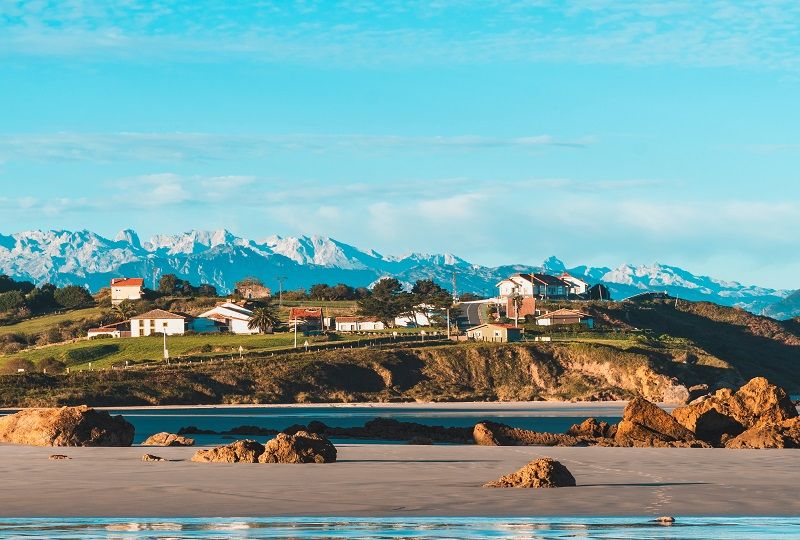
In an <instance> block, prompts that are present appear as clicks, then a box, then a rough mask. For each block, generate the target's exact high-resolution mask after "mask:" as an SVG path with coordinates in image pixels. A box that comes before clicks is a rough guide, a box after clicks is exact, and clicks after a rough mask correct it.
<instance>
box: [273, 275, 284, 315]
mask: <svg viewBox="0 0 800 540" xmlns="http://www.w3.org/2000/svg"><path fill="white" fill-rule="evenodd" d="M275 279H277V280H278V307H283V284H284V283H285V282H286V276H276V277H275Z"/></svg>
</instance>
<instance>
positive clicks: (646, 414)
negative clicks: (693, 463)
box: [614, 397, 706, 447]
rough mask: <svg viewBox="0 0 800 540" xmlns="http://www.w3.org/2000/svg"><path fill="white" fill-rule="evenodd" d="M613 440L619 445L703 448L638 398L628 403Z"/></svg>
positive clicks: (669, 418)
mask: <svg viewBox="0 0 800 540" xmlns="http://www.w3.org/2000/svg"><path fill="white" fill-rule="evenodd" d="M614 440H615V442H616V444H617V445H618V446H644V447H650V446H657V447H669V446H682V447H686V446H706V445H705V444H704V443H702V442H700V441H697V440H696V438H695V436H694V434H693V433H692V432H691V431H689V430H688V429H686V428H685V427H683V426H682V425H681V424H680V423H678V421H677V420H675V418H673V417H672V416H670V415H669V414H668V413H666V412H665V411H663V410H662V409H661V408H660V407H658V405H656V404H654V403H650V402H649V401H647V400H646V399H644V398H641V397H637V398H634V399H632V400H631V401H629V402H628V405H627V406H626V407H625V412H624V413H623V416H622V421H621V422H620V423H619V425H618V426H617V433H616V434H615V436H614Z"/></svg>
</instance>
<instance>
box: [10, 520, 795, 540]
mask: <svg viewBox="0 0 800 540" xmlns="http://www.w3.org/2000/svg"><path fill="white" fill-rule="evenodd" d="M0 537H2V538H21V539H54V540H63V539H94V538H110V539H119V540H125V539H132V540H133V539H136V540H142V539H174V540H179V539H195V538H246V539H258V538H278V539H280V538H283V539H306V538H364V539H375V540H377V539H381V540H389V539H400V538H411V539H445V538H446V539H461V540H472V539H476V540H477V539H486V538H509V539H542V540H548V539H568V538H580V539H584V538H585V539H588V538H599V539H615V540H628V539H630V540H634V539H636V540H649V539H688V540H700V539H708V540H725V539H734V538H735V539H750V540H760V539H767V538H770V539H773V538H800V518H794V517H791V518H770V517H732V518H697V517H694V518H678V519H677V521H676V523H675V524H673V525H670V526H665V525H660V524H657V523H652V522H650V521H649V520H648V518H527V519H508V518H491V519H486V518H277V519H276V518H268V519H267V518H265V519H257V518H242V519H215V518H209V519H206V518H201V519H195V518H193V519H2V520H0Z"/></svg>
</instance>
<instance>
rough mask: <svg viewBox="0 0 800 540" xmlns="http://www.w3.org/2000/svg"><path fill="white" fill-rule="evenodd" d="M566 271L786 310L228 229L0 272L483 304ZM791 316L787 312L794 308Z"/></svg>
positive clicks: (25, 255) (668, 281) (726, 290)
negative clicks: (517, 284) (509, 287)
mask: <svg viewBox="0 0 800 540" xmlns="http://www.w3.org/2000/svg"><path fill="white" fill-rule="evenodd" d="M539 271H544V272H547V273H551V274H556V275H557V274H560V273H562V272H564V271H567V272H569V273H570V274H572V275H574V276H576V277H580V278H581V279H584V280H586V281H588V282H589V283H591V284H596V283H604V284H606V286H608V287H609V289H610V290H611V294H612V296H613V297H614V298H616V299H623V298H626V297H628V296H631V295H633V294H636V293H638V292H642V291H662V292H663V291H667V292H669V293H670V294H673V295H675V296H679V297H681V298H683V299H687V300H709V301H713V302H717V303H720V304H724V305H735V306H740V307H743V308H745V309H748V310H751V311H754V312H761V311H762V310H764V309H766V308H767V307H768V306H771V305H773V304H776V303H778V302H782V301H783V299H784V298H785V297H787V296H788V295H789V292H788V291H777V290H774V289H768V288H763V287H753V286H746V285H741V284H739V283H737V282H728V281H723V280H719V279H714V278H710V277H707V276H697V275H694V274H692V273H691V272H688V271H686V270H684V269H681V268H679V267H675V266H668V265H663V264H659V263H653V264H648V265H632V264H622V265H619V266H617V267H616V268H614V269H611V268H606V267H589V266H577V267H574V268H570V267H567V266H566V265H565V264H564V262H563V261H561V260H560V259H559V258H557V257H555V256H552V257H548V258H547V259H545V260H544V261H543V263H542V265H541V267H534V266H527V265H506V266H500V267H488V266H482V265H478V264H473V263H470V262H468V261H466V260H464V259H462V258H460V257H458V256H456V255H453V254H451V253H441V254H425V253H417V252H412V253H409V254H406V255H403V256H399V257H398V256H384V255H381V254H380V253H378V252H376V251H374V250H364V249H360V248H357V247H354V246H351V245H349V244H346V243H344V242H340V241H338V240H335V239H333V238H330V237H328V236H322V235H312V236H296V237H293V236H287V237H284V236H279V235H272V236H268V237H266V238H264V239H263V240H261V241H252V240H249V239H245V238H241V237H238V236H236V235H234V234H233V233H232V232H230V231H229V230H227V229H218V230H215V231H204V230H191V231H187V232H184V233H179V234H159V235H155V236H153V237H152V238H151V239H150V240H149V241H147V242H141V241H140V239H139V236H138V235H137V234H136V232H135V231H134V230H132V229H125V230H123V231H121V232H120V233H119V234H117V235H116V237H115V238H114V240H109V239H106V238H103V237H102V236H99V235H97V234H95V233H93V232H91V231H85V230H84V231H55V230H54V231H28V232H21V233H15V234H11V235H0V273H5V274H8V275H10V276H12V277H15V278H20V279H29V280H31V281H34V282H35V283H44V282H51V283H54V284H56V285H65V284H79V285H88V286H89V287H90V288H91V289H92V290H98V289H100V288H102V287H106V286H108V282H109V280H110V278H111V277H115V276H120V275H125V276H143V277H147V278H148V279H149V278H151V277H152V276H157V275H163V274H165V273H175V274H178V275H180V276H181V277H183V278H184V279H188V280H189V281H191V282H193V283H201V282H205V283H210V284H212V285H215V286H216V287H217V288H218V290H220V291H221V292H228V291H230V290H232V288H233V286H234V284H235V283H236V281H238V280H240V279H242V278H244V277H250V276H255V277H259V278H261V279H262V280H263V281H264V282H265V283H267V284H268V286H270V287H273V288H275V287H277V286H278V283H277V281H276V280H277V277H278V276H283V277H285V278H286V281H285V283H284V286H285V287H286V288H287V289H288V288H297V287H303V288H307V287H309V286H311V285H312V284H314V283H329V284H334V283H347V284H349V285H352V286H367V285H370V284H372V283H374V282H375V281H376V280H377V279H378V278H380V277H384V276H393V277H396V278H397V279H398V280H400V281H401V282H402V283H404V284H410V283H413V282H414V281H416V280H418V279H434V280H435V281H437V282H438V283H440V284H441V285H443V286H445V287H448V288H449V287H450V286H451V283H452V278H453V273H454V272H455V274H456V282H457V287H458V290H459V291H461V292H474V293H477V294H481V295H485V296H493V295H495V294H496V293H497V290H496V287H495V285H496V284H497V282H499V281H500V280H501V279H503V278H505V277H507V276H509V275H511V274H514V273H518V272H525V273H527V272H539ZM795 305H796V302H795V298H792V299H791V301H789V302H783V303H782V304H781V305H780V306H776V308H775V310H774V312H775V313H780V314H781V315H782V316H786V315H788V316H792V314H797V313H800V306H797V307H795ZM795 309H796V310H797V311H792V310H795Z"/></svg>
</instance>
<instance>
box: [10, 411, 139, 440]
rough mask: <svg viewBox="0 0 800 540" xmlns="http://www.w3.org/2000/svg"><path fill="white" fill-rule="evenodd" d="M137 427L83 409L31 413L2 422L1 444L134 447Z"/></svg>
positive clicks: (14, 415)
mask: <svg viewBox="0 0 800 540" xmlns="http://www.w3.org/2000/svg"><path fill="white" fill-rule="evenodd" d="M133 435H134V428H133V425H132V424H130V423H128V422H126V421H125V419H124V418H123V417H122V416H111V415H110V414H108V413H107V412H105V411H96V410H94V409H92V408H89V407H87V406H86V405H82V406H80V407H61V408H60V409H27V410H24V411H20V412H18V413H16V414H11V415H8V416H4V417H2V418H0V442H6V443H13V444H29V445H33V446H130V445H131V443H133Z"/></svg>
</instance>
